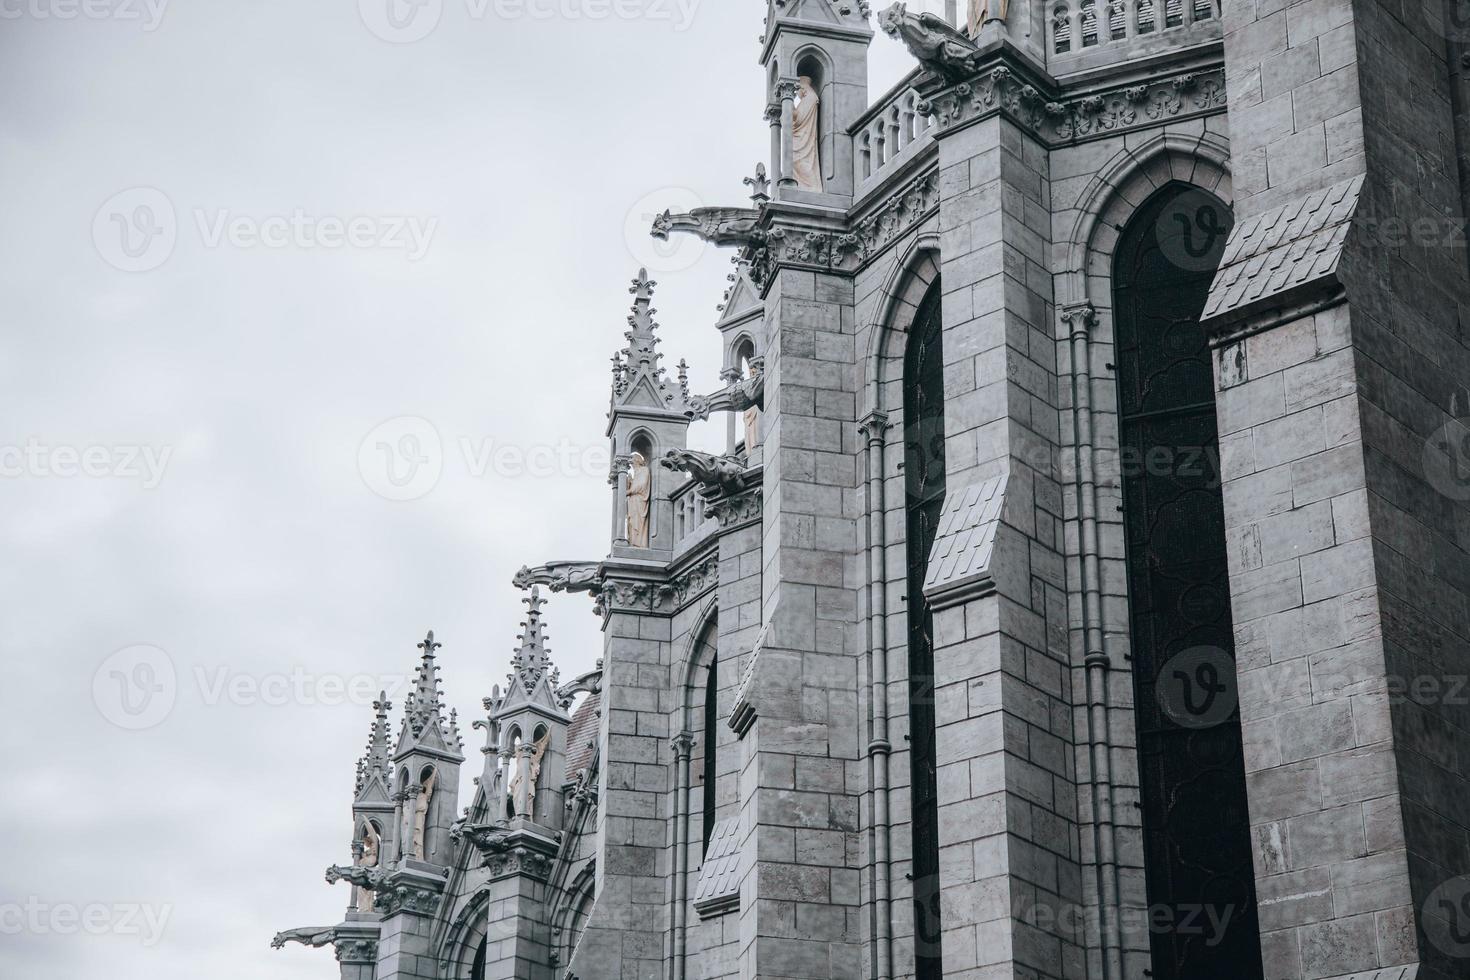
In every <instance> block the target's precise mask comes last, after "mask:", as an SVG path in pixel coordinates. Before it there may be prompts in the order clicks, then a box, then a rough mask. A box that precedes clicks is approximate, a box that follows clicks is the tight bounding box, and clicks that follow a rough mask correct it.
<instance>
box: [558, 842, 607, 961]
mask: <svg viewBox="0 0 1470 980" xmlns="http://www.w3.org/2000/svg"><path fill="white" fill-rule="evenodd" d="M596 889H597V861H596V859H593V860H591V861H588V862H587V863H586V864H585V865H584V866H583V867H582V870H581V871H579V872H578V873H577V876H576V877H575V878H573V879H572V881H571V883H570V884H568V885H567V887H566V889H565V891H563V893H562V895H563V897H564V899H565V901H563V902H562V903H561V905H560V907H558V908H557V910H556V912H555V913H554V914H553V915H552V919H551V943H552V950H553V952H555V953H556V954H557V955H558V959H559V962H560V963H563V964H565V963H570V962H571V961H572V956H573V954H575V953H576V951H577V944H578V942H579V941H580V940H581V938H582V932H583V931H584V930H585V929H586V927H587V920H588V919H590V918H591V917H592V906H593V905H594V904H595V903H596V901H597V894H596Z"/></svg>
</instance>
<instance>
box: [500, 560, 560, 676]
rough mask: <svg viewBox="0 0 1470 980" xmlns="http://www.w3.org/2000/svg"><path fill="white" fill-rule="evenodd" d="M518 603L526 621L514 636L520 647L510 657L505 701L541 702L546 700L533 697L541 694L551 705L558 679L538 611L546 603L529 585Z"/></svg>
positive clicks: (539, 611)
mask: <svg viewBox="0 0 1470 980" xmlns="http://www.w3.org/2000/svg"><path fill="white" fill-rule="evenodd" d="M521 601H522V602H524V603H525V604H526V606H527V610H526V620H525V622H523V623H521V628H522V630H523V631H524V632H522V633H521V634H520V635H519V636H517V637H516V639H518V640H519V641H520V646H519V647H517V648H516V651H515V653H514V654H512V655H511V658H510V690H508V691H507V692H506V698H507V699H509V698H510V697H511V696H512V695H519V696H520V697H521V698H523V699H525V700H527V701H533V702H534V701H541V700H546V699H543V698H538V697H537V694H538V693H541V692H545V693H549V694H550V695H551V697H550V699H549V701H548V703H550V704H553V705H554V704H555V690H556V684H557V680H558V677H557V671H556V668H555V667H553V666H552V665H551V648H550V646H548V645H547V636H546V633H545V629H544V628H543V626H542V624H541V609H542V607H543V606H545V605H546V600H545V599H543V598H542V597H541V590H540V589H538V588H535V587H534V586H533V587H532V589H531V594H530V596H529V597H527V598H525V599H522V600H521Z"/></svg>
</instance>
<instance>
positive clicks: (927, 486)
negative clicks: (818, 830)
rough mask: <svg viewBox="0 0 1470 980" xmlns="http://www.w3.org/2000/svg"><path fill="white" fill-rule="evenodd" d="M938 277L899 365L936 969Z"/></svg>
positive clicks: (912, 671)
mask: <svg viewBox="0 0 1470 980" xmlns="http://www.w3.org/2000/svg"><path fill="white" fill-rule="evenodd" d="M942 333H943V331H942V323H941V320H940V315H939V279H938V278H937V277H936V278H935V280H934V282H933V283H932V284H931V285H930V287H929V292H928V293H926V294H925V296H924V301H923V302H922V303H921V304H920V305H919V312H918V315H917V316H916V317H915V318H914V323H913V326H912V327H910V328H909V338H908V348H907V350H906V351H905V352H904V364H903V419H904V484H905V508H906V511H907V528H908V535H907V551H908V554H907V558H908V640H909V766H910V773H909V775H910V779H911V784H910V785H911V786H912V804H911V805H912V810H913V835H914V869H913V877H914V960H915V963H914V968H915V974H916V976H917V977H918V980H937V978H939V977H941V976H942V975H943V967H942V963H941V958H940V919H939V785H938V777H937V772H936V766H935V751H934V614H933V612H932V611H931V610H930V609H929V603H928V602H927V601H926V600H925V599H924V573H925V571H926V568H927V566H928V563H929V552H930V551H931V550H932V549H933V547H934V536H935V532H936V530H937V529H938V526H939V516H940V511H941V510H942V509H943V507H944V356H943V351H942V347H941V339H942Z"/></svg>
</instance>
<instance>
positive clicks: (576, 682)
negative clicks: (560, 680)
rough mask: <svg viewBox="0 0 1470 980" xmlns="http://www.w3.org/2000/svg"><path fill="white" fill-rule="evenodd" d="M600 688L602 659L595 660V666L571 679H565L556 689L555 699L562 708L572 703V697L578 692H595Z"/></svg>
mask: <svg viewBox="0 0 1470 980" xmlns="http://www.w3.org/2000/svg"><path fill="white" fill-rule="evenodd" d="M601 690H602V660H601V659H599V660H598V661H597V668H596V669H595V670H589V671H587V673H585V674H581V675H579V676H577V677H575V678H573V679H572V680H569V681H567V682H566V683H565V684H563V685H562V686H561V687H559V688H557V689H556V700H557V703H558V704H560V705H561V706H562V707H563V708H565V707H567V706H568V705H570V704H571V703H572V698H574V697H576V696H577V695H578V694H597V693H599V692H600V691H601Z"/></svg>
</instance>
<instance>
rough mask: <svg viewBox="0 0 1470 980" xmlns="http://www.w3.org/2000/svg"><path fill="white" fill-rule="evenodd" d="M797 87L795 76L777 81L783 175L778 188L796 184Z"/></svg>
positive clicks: (781, 170) (777, 184)
mask: <svg viewBox="0 0 1470 980" xmlns="http://www.w3.org/2000/svg"><path fill="white" fill-rule="evenodd" d="M796 88H797V82H796V79H794V78H783V79H781V80H780V81H779V82H777V83H776V98H777V99H778V100H779V101H780V103H781V169H780V171H779V173H780V175H781V177H780V179H779V180H778V181H777V182H776V186H777V187H778V188H779V187H795V186H796V150H795V148H794V143H793V141H792V140H793V137H792V129H793V127H794V125H795V122H794V114H795V112H796Z"/></svg>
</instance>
